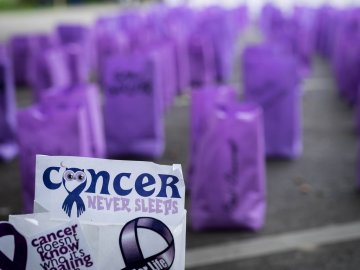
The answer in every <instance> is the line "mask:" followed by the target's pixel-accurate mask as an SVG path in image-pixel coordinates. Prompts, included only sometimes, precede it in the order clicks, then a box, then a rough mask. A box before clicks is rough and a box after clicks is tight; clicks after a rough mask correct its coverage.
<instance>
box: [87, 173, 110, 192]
mask: <svg viewBox="0 0 360 270" xmlns="http://www.w3.org/2000/svg"><path fill="white" fill-rule="evenodd" d="M88 172H89V173H90V175H91V183H90V186H89V188H88V189H87V190H86V191H85V192H87V193H95V192H96V190H95V189H96V183H97V181H98V179H99V178H100V177H102V180H103V182H102V187H101V191H100V194H110V193H109V181H110V175H109V173H108V172H106V171H100V172H98V173H95V171H94V170H93V169H89V170H88Z"/></svg>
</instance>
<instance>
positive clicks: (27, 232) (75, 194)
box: [0, 155, 186, 270]
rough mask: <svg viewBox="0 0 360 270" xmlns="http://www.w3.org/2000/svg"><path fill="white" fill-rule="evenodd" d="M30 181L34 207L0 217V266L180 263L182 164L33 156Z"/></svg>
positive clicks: (56, 268)
mask: <svg viewBox="0 0 360 270" xmlns="http://www.w3.org/2000/svg"><path fill="white" fill-rule="evenodd" d="M35 184H36V196H35V210H36V213H34V214H29V215H15V216H10V217H9V222H3V223H0V269H2V270H13V269H16V270H34V269H44V270H64V269H66V270H83V269H90V270H92V269H101V270H102V269H107V270H119V269H122V270H134V269H136V270H140V269H148V270H150V269H153V270H155V269H156V270H167V269H169V270H183V269H185V232H186V210H185V209H184V196H185V186H184V180H183V176H182V171H181V166H180V165H173V166H163V165H157V164H154V163H151V162H138V161H118V160H104V159H95V158H81V157H65V156H39V155H38V156H37V158H36V183H35ZM8 236H9V237H8Z"/></svg>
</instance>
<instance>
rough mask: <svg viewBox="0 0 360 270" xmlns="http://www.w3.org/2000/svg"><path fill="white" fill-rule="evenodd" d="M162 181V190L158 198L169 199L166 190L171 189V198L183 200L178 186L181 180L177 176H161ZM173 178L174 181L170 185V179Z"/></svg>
mask: <svg viewBox="0 0 360 270" xmlns="http://www.w3.org/2000/svg"><path fill="white" fill-rule="evenodd" d="M159 176H160V179H161V190H160V192H159V194H158V195H157V197H164V198H167V197H168V196H167V192H166V188H167V187H170V188H171V190H172V195H171V198H181V197H180V194H179V190H178V188H177V186H176V184H177V183H178V182H179V179H178V178H177V177H176V176H175V175H168V174H159ZM169 178H171V179H172V181H171V182H170V183H168V182H167V181H168V179H169Z"/></svg>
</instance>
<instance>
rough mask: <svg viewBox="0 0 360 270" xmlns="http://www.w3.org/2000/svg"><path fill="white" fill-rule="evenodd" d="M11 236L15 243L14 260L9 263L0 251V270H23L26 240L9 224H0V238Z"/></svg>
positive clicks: (25, 257)
mask: <svg viewBox="0 0 360 270" xmlns="http://www.w3.org/2000/svg"><path fill="white" fill-rule="evenodd" d="M8 235H10V236H11V235H12V236H14V241H15V251H14V259H13V261H11V260H10V259H9V258H8V257H7V256H6V255H5V254H4V253H3V252H1V251H0V269H2V270H15V269H16V270H25V269H26V261H27V243H26V238H25V237H24V236H23V235H21V234H20V233H19V232H18V231H17V230H16V229H15V227H14V226H13V225H11V224H10V223H0V237H3V236H8Z"/></svg>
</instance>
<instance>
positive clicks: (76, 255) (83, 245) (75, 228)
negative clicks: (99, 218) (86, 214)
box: [0, 214, 97, 270]
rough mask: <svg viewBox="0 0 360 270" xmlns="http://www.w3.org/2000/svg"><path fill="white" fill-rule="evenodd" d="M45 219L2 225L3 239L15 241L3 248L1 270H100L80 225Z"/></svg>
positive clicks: (22, 218)
mask: <svg viewBox="0 0 360 270" xmlns="http://www.w3.org/2000/svg"><path fill="white" fill-rule="evenodd" d="M45 218H46V216H45ZM43 219H44V214H31V215H20V216H15V217H13V218H12V217H10V222H1V223H0V236H2V237H4V236H10V237H11V236H12V237H13V238H14V242H13V243H11V241H9V239H7V241H6V242H7V243H4V244H3V245H1V246H0V247H1V251H0V268H1V269H4V270H13V269H16V270H25V269H44V270H50V269H52V270H61V269H68V270H70V269H71V270H75V269H76V270H85V269H88V270H95V269H97V268H96V266H95V262H94V256H93V255H92V254H91V252H90V250H89V247H88V245H87V242H86V240H85V236H84V234H83V232H82V229H81V227H80V225H79V223H78V222H76V221H74V220H72V221H68V222H63V223H61V224H60V225H59V224H56V222H44V220H43ZM10 258H11V259H10Z"/></svg>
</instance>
